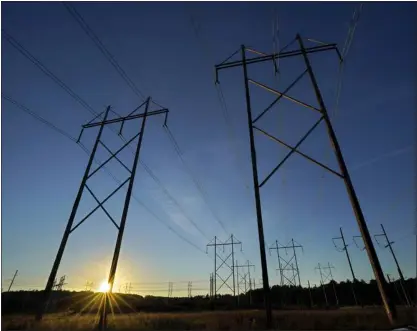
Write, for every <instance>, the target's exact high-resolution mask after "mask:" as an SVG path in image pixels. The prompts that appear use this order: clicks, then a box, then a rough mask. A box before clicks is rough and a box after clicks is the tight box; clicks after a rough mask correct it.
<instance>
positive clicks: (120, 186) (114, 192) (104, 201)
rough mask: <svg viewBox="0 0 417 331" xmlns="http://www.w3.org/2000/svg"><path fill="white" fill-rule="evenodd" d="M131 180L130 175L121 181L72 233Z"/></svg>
mask: <svg viewBox="0 0 417 331" xmlns="http://www.w3.org/2000/svg"><path fill="white" fill-rule="evenodd" d="M129 180H130V177H128V178H127V179H126V180H125V181H124V182H123V183H121V184H120V185H119V186H118V187H117V188H116V189H115V190H114V191H113V192H112V193H111V194H110V195H109V196H108V197H107V198H106V199H104V200H103V201H102V202H100V203H99V205H98V206H97V207H95V208H94V209H93V210H92V211H90V212H89V213H88V214H87V215H86V216H84V218H83V219H82V220H81V221H79V222H78V223H77V225H76V226H74V227H73V228H72V229H71V230H70V231H69V232H70V233H71V232H73V231H74V230H75V229H76V228H78V227H79V226H80V225H81V224H82V223H84V222H85V220H86V219H87V218H89V217H90V216H91V215H92V214H93V213H94V212H95V211H96V210H97V209H99V208H100V206H101V205H103V204H104V203H106V201H107V200H109V199H110V198H111V197H112V196H113V195H115V194H116V192H117V191H118V190H120V189H121V188H122V186H123V185H125V184H126V183H127V182H128V181H129Z"/></svg>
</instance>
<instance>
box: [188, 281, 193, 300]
mask: <svg viewBox="0 0 417 331" xmlns="http://www.w3.org/2000/svg"><path fill="white" fill-rule="evenodd" d="M192 289H193V282H188V297H189V298H191V297H192V293H191V291H192Z"/></svg>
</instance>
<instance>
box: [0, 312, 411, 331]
mask: <svg viewBox="0 0 417 331" xmlns="http://www.w3.org/2000/svg"><path fill="white" fill-rule="evenodd" d="M415 313H416V311H415V308H414V310H413V308H409V309H408V308H399V309H398V315H399V316H398V317H399V320H398V326H406V325H415V323H416V317H415V316H414V315H415ZM95 321H96V316H95V315H82V316H65V315H62V314H51V315H46V316H45V317H44V320H43V321H42V322H41V324H39V325H37V326H36V325H35V324H34V323H33V316H29V315H25V316H22V315H20V316H4V317H2V330H75V331H81V330H92V329H93V328H94V325H95ZM274 325H275V328H279V329H281V330H331V329H334V330H336V329H337V330H390V329H393V328H392V327H391V326H390V325H389V323H388V320H387V318H386V316H385V314H384V311H383V310H382V308H365V309H361V308H345V309H340V310H332V311H323V310H310V311H309V310H304V311H275V312H274ZM108 329H109V330H126V331H127V330H261V329H264V312H263V311H257V310H247V311H217V312H199V313H135V314H120V315H114V316H111V315H110V316H109V328H108Z"/></svg>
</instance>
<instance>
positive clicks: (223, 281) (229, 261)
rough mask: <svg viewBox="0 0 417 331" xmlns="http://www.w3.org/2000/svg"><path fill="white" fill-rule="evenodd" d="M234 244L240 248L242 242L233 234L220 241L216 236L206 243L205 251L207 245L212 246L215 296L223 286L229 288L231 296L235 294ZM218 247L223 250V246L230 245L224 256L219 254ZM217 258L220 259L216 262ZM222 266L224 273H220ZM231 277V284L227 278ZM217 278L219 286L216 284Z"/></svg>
mask: <svg viewBox="0 0 417 331" xmlns="http://www.w3.org/2000/svg"><path fill="white" fill-rule="evenodd" d="M235 245H240V250H242V242H241V241H239V240H237V239H236V237H234V236H233V234H232V235H231V236H230V237H229V239H227V240H226V241H225V242H221V241H220V240H219V239H218V238H217V237H216V236H215V237H214V239H213V240H212V241H210V242H209V243H208V244H207V247H206V252H207V249H208V247H214V272H213V282H214V284H213V296H214V298H216V297H217V293H218V292H219V291H220V289H221V288H222V287H223V286H226V287H227V288H229V290H230V291H231V292H232V294H233V296H236V284H235V264H234V263H235V260H234V257H235V250H234V247H235ZM218 247H221V248H222V251H223V252H224V251H225V247H230V253H229V254H227V256H226V257H223V256H221V255H220V254H219V250H218ZM217 259H219V260H220V261H221V263H220V264H218V262H217ZM222 268H223V270H227V272H226V271H225V273H220V270H221V269H222ZM230 277H232V286H230V284H229V279H230ZM218 279H219V283H220V286H218V284H217V280H218Z"/></svg>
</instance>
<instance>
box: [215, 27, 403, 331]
mask: <svg viewBox="0 0 417 331" xmlns="http://www.w3.org/2000/svg"><path fill="white" fill-rule="evenodd" d="M295 41H298V44H299V49H296V50H288V51H287V50H286V49H287V48H288V47H290V46H291V45H292V44H293V43H294V42H295ZM310 41H311V40H310ZM240 51H241V55H242V58H241V60H236V61H234V60H231V59H232V58H233V57H234V56H235V55H236V54H238V53H239V50H237V51H236V52H234V53H233V54H232V55H231V56H229V57H228V58H227V59H226V60H225V61H223V62H222V63H220V64H218V65H216V66H215V69H216V84H219V71H220V70H223V69H228V68H235V67H242V68H243V76H244V88H245V96H246V111H247V122H248V128H249V139H250V151H251V160H252V175H253V185H254V191H255V192H254V193H255V206H256V214H257V224H258V236H259V250H260V255H261V267H262V279H263V288H264V296H265V299H264V301H265V311H266V321H267V327H268V328H270V327H271V326H272V310H271V301H270V287H269V279H268V268H267V262H266V255H265V240H264V230H263V221H262V207H261V197H260V188H261V187H262V186H263V185H264V184H265V183H266V182H267V181H268V180H269V179H270V178H271V177H272V175H273V174H274V173H275V172H276V171H277V170H278V169H279V168H280V167H281V166H282V165H283V164H284V162H285V161H286V160H287V159H288V158H289V157H290V156H291V155H292V154H293V153H297V154H299V155H301V156H303V157H304V158H306V159H308V160H309V161H311V162H313V163H315V164H316V165H319V166H321V167H322V168H324V169H326V170H327V171H329V172H331V173H333V174H334V175H336V176H338V177H340V178H342V179H343V181H344V183H345V186H346V189H347V193H348V195H349V200H350V202H351V205H352V209H353V211H354V214H355V217H356V220H357V223H358V227H359V230H360V232H361V235H362V237H363V238H364V242H365V246H366V251H367V253H368V257H369V260H370V264H371V266H372V269H373V271H374V274H375V279H376V281H377V284H378V288H379V291H380V294H381V297H382V301H383V304H384V307H385V310H386V313H387V315H388V319H389V320H390V322H391V323H392V324H394V322H395V318H396V310H395V306H394V305H393V304H392V302H391V300H390V298H389V297H388V294H387V283H386V281H385V278H384V274H383V272H382V268H381V265H380V263H379V260H378V256H377V254H376V251H375V247H374V245H373V243H372V239H371V236H370V234H369V230H368V227H367V224H366V221H365V218H364V216H363V213H362V210H361V207H360V204H359V200H358V197H357V195H356V193H355V190H354V187H353V184H352V181H351V178H350V175H349V172H348V169H347V166H346V163H345V161H344V158H343V155H342V152H341V149H340V145H339V142H338V140H337V138H336V134H335V132H334V130H333V126H332V124H331V121H330V118H329V115H328V111H327V108H326V106H325V104H324V101H323V97H322V95H321V92H320V89H319V87H318V84H317V81H316V77H315V75H314V72H313V69H312V66H311V64H310V59H309V55H308V54H310V53H318V52H323V51H336V52H337V54H338V55H339V58H340V61H342V58H341V55H340V52H339V50H338V48H337V45H336V44H326V43H320V45H319V46H313V47H307V48H306V47H305V46H304V42H303V39H302V38H301V36H300V35H299V34H297V36H296V38H295V39H294V40H293V41H292V42H291V43H290V44H289V45H287V46H286V47H284V49H282V50H280V51H279V52H278V53H273V54H265V53H262V52H259V51H255V50H252V49H250V48H247V47H245V46H244V45H242V46H241V47H240ZM247 52H251V53H255V54H256V55H257V56H255V57H251V58H248V59H247V58H246V54H247ZM259 54H260V55H259ZM296 56H297V57H299V56H301V57H302V59H303V61H304V64H305V67H306V69H305V70H304V72H303V73H302V74H301V75H300V76H299V77H298V78H297V79H296V80H295V81H294V82H293V83H292V84H291V85H290V86H289V87H288V88H287V89H285V91H284V92H279V91H277V90H275V89H272V88H270V87H268V86H266V85H264V84H262V83H260V82H257V81H255V80H252V79H249V78H248V67H249V66H250V65H252V64H258V63H261V62H273V63H275V61H276V60H278V59H284V58H290V57H296ZM280 63H281V66H282V65H283V62H282V61H281V62H280ZM305 74H308V76H309V78H310V81H311V84H312V87H313V89H314V93H315V95H316V98H317V102H318V104H319V108H316V107H313V106H311V105H309V104H307V103H305V102H302V101H300V100H297V99H296V98H293V97H291V96H289V95H288V94H287V93H288V91H289V90H290V89H291V88H292V87H293V86H294V85H295V84H297V82H298V81H299V80H300V79H301V78H302V77H303V76H304V75H305ZM249 84H253V85H256V86H258V87H261V88H264V89H265V90H267V91H269V92H271V93H273V94H275V95H277V96H278V97H277V98H276V99H275V100H274V102H272V103H271V104H270V106H268V107H267V108H266V109H265V110H264V111H263V112H262V113H261V114H260V115H258V116H257V117H256V118H255V119H253V118H252V105H251V93H250V88H249ZM281 98H285V99H288V100H290V101H293V102H295V103H297V104H299V105H302V106H304V107H306V108H309V109H311V110H313V111H316V112H317V113H319V114H320V119H319V120H318V121H317V122H316V123H315V124H314V126H313V127H312V128H311V129H310V130H309V131H308V132H307V133H306V134H305V135H304V136H303V138H302V139H301V140H300V141H299V142H298V143H297V144H296V145H295V146H291V145H289V144H287V143H285V142H284V141H282V140H280V139H278V138H276V137H274V136H272V135H271V134H269V133H267V132H265V131H264V130H262V129H260V128H258V127H256V126H255V125H254V124H255V123H256V122H257V121H258V120H259V119H260V118H261V117H262V116H263V115H264V114H265V113H266V112H267V111H268V110H270V109H271V108H272V107H273V106H274V105H275V104H276V103H277V102H278V101H279V100H280V99H281ZM322 121H324V123H325V125H326V129H327V133H328V136H329V139H330V141H331V145H332V147H333V150H334V153H335V156H336V158H337V162H338V165H339V170H340V172H337V171H335V170H333V169H331V168H329V167H327V166H326V165H324V164H322V163H320V162H318V161H316V160H315V159H313V158H311V157H310V156H308V155H306V154H304V153H302V152H300V151H299V150H298V147H299V146H300V145H301V144H302V143H303V141H304V140H306V139H307V137H308V136H309V135H310V133H311V132H312V131H313V130H314V129H315V128H316V127H317V126H318V125H319V124H320V123H321V122H322ZM254 130H257V131H259V132H260V133H263V134H264V135H266V136H267V137H269V138H271V139H272V140H274V141H276V142H277V143H279V144H281V145H283V146H285V147H287V148H288V149H290V150H291V151H290V152H289V153H288V154H287V155H286V157H285V158H284V159H283V160H282V161H281V162H280V163H279V164H278V165H277V166H276V167H275V168H274V169H273V170H272V171H271V173H270V174H269V175H268V176H267V177H266V178H265V179H264V180H263V181H262V182H261V183H260V184H259V180H258V169H257V157H256V148H255V139H254Z"/></svg>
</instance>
